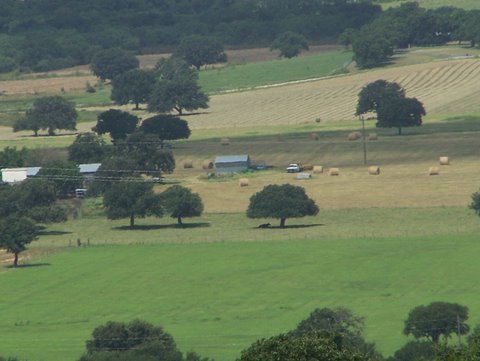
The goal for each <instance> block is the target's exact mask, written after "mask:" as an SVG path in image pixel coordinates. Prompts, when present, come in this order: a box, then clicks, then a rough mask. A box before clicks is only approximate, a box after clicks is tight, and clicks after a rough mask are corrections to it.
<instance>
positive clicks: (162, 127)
mask: <svg viewBox="0 0 480 361" xmlns="http://www.w3.org/2000/svg"><path fill="white" fill-rule="evenodd" d="M140 131H142V132H143V133H145V134H154V135H155V136H157V137H158V139H160V143H161V146H162V148H163V142H164V141H165V140H176V139H187V138H188V137H190V133H191V132H190V128H189V126H188V122H187V121H186V120H183V119H181V118H179V117H176V116H172V115H165V114H159V115H155V116H153V117H150V118H148V119H145V120H144V121H143V123H142V125H141V126H140Z"/></svg>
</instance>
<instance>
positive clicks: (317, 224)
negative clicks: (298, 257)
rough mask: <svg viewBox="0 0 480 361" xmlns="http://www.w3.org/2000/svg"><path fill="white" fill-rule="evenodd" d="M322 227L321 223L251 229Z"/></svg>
mask: <svg viewBox="0 0 480 361" xmlns="http://www.w3.org/2000/svg"><path fill="white" fill-rule="evenodd" d="M321 226H324V224H323V223H314V224H292V225H288V224H287V225H285V226H284V227H283V228H282V227H280V226H279V225H270V226H268V227H258V226H257V227H253V229H296V228H310V227H321Z"/></svg>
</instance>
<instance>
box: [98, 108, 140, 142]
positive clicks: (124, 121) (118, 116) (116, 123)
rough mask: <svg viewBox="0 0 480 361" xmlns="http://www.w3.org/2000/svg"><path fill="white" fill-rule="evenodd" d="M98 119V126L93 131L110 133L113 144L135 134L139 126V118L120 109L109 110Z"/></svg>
mask: <svg viewBox="0 0 480 361" xmlns="http://www.w3.org/2000/svg"><path fill="white" fill-rule="evenodd" d="M97 119H98V120H97V125H95V127H93V128H92V130H93V131H94V132H96V133H97V134H105V133H109V134H110V137H111V138H112V141H113V143H115V142H116V141H117V140H119V139H125V138H126V137H127V134H130V133H133V132H134V131H135V129H137V124H138V117H136V116H135V115H132V114H130V113H127V112H124V111H121V110H118V109H110V110H107V111H105V112H103V113H101V114H99V115H98V118H97Z"/></svg>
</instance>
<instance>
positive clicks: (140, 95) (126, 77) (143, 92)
mask: <svg viewBox="0 0 480 361" xmlns="http://www.w3.org/2000/svg"><path fill="white" fill-rule="evenodd" d="M154 84H155V77H154V74H153V72H152V71H148V70H141V69H132V70H129V71H127V72H125V73H122V74H120V75H117V76H116V77H115V78H113V81H112V94H111V98H112V100H113V101H114V102H115V103H116V104H119V105H124V104H128V103H130V102H132V103H133V104H135V109H136V110H138V109H139V105H140V103H146V102H147V101H148V99H149V97H150V94H151V92H152V89H153V85H154Z"/></svg>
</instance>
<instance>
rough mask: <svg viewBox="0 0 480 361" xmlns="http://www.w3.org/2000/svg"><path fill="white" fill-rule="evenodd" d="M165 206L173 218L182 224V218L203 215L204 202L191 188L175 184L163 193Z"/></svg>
mask: <svg viewBox="0 0 480 361" xmlns="http://www.w3.org/2000/svg"><path fill="white" fill-rule="evenodd" d="M161 197H162V203H163V207H164V208H165V210H166V212H167V213H168V214H169V215H170V217H172V218H176V219H177V222H178V224H179V225H182V224H183V223H182V218H185V217H198V216H200V215H202V212H203V203H202V199H201V198H200V196H199V195H198V194H197V193H193V192H192V191H191V190H190V189H188V188H185V187H182V186H179V185H174V186H171V187H170V188H168V189H167V190H166V191H164V192H162V193H161Z"/></svg>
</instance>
